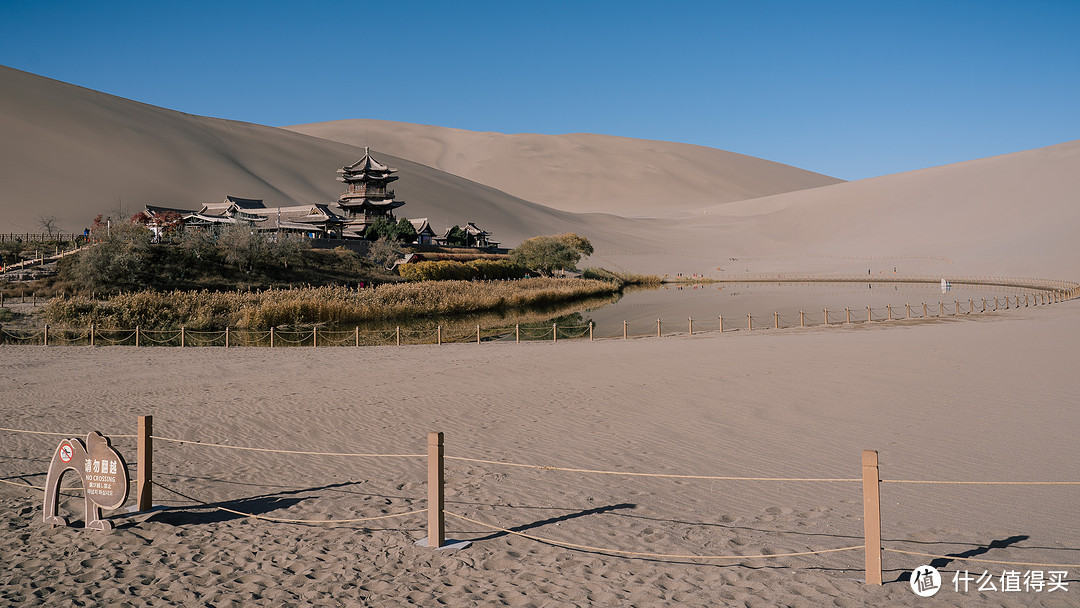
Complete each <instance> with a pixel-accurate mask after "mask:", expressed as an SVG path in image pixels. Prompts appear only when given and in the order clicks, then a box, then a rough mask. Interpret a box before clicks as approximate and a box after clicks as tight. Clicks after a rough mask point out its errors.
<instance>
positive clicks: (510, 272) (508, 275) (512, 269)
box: [465, 259, 526, 279]
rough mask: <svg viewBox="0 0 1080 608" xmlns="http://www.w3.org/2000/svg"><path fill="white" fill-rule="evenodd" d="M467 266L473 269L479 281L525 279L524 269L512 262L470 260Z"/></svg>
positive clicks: (466, 263)
mask: <svg viewBox="0 0 1080 608" xmlns="http://www.w3.org/2000/svg"><path fill="white" fill-rule="evenodd" d="M465 265H466V266H468V267H470V268H472V270H473V276H474V277H475V278H477V279H521V278H524V277H525V273H526V270H525V268H524V267H522V266H519V265H517V264H515V263H514V262H513V261H511V260H485V259H478V260H470V261H468V262H465Z"/></svg>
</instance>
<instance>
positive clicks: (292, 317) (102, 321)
mask: <svg viewBox="0 0 1080 608" xmlns="http://www.w3.org/2000/svg"><path fill="white" fill-rule="evenodd" d="M619 289H620V288H619V286H618V285H615V284H613V283H610V282H606V281H598V280H588V279H553V278H533V279H522V280H518V281H438V282H425V283H396V284H386V285H380V286H378V287H376V288H373V289H372V288H369V289H354V288H350V287H338V286H332V287H310V288H297V289H272V290H267V291H249V292H239V291H229V292H211V291H172V292H155V291H140V292H134V293H127V294H120V295H117V296H112V297H109V298H107V299H102V300H93V299H90V298H88V297H86V296H71V297H58V298H54V299H52V300H50V301H49V303H48V304H47V305H46V307H45V318H46V320H47V321H48V322H49V323H52V324H58V325H67V326H71V327H80V326H88V325H90V324H95V325H96V326H98V327H101V328H131V327H142V328H144V329H151V330H152V329H174V328H177V327H180V326H185V327H187V328H189V329H192V330H218V329H223V328H225V327H235V328H244V329H269V328H270V327H278V326H282V325H324V326H329V327H337V326H341V325H350V324H361V323H370V322H373V321H388V320H394V319H409V318H422V317H431V316H441V315H458V314H464V313H472V312H482V311H491V310H504V309H513V308H522V307H527V306H543V305H555V304H559V303H563V302H570V301H575V300H580V299H584V298H589V297H596V296H604V295H613V294H615V293H617V292H618V291H619Z"/></svg>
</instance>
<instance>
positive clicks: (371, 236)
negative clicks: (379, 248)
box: [364, 217, 395, 241]
mask: <svg viewBox="0 0 1080 608" xmlns="http://www.w3.org/2000/svg"><path fill="white" fill-rule="evenodd" d="M394 228H395V225H394V224H393V223H391V222H390V220H389V219H387V218H385V217H377V218H375V221H374V222H372V223H370V224H368V227H367V229H366V230H364V238H365V239H367V240H369V241H377V240H379V239H384V238H386V237H387V236H389V235H390V231H391V230H393V229H394Z"/></svg>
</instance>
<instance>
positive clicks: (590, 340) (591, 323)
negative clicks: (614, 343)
mask: <svg viewBox="0 0 1080 608" xmlns="http://www.w3.org/2000/svg"><path fill="white" fill-rule="evenodd" d="M592 330H593V322H592V321H589V342H592V341H593V339H592Z"/></svg>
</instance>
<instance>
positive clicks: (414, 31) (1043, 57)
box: [0, 0, 1080, 179]
mask: <svg viewBox="0 0 1080 608" xmlns="http://www.w3.org/2000/svg"><path fill="white" fill-rule="evenodd" d="M0 64H3V65H7V66H10V67H14V68H18V69H21V70H26V71H28V72H32V73H35V74H40V75H43V76H48V77H50V78H55V79H58V80H62V81H65V82H70V83H74V84H78V85H81V86H85V87H88V88H92V89H96V90H100V91H104V92H107V93H111V94H114V95H119V96H122V97H128V98H131V99H135V100H138V101H142V102H146V103H150V104H154V105H158V106H162V107H166V108H170V109H174V110H180V111H183V112H188V113H192V114H200V115H206V116H215V117H220V118H229V119H234V120H243V121H249V122H255V123H260V124H266V125H274V126H280V125H288V124H299V123H308V122H318V121H325V120H337V119H343V118H378V119H386V120H399V121H404V122H414V123H422V124H433V125H440V126H447V127H458V128H463V129H471V130H477V131H500V132H504V133H521V132H532V133H572V132H590V133H604V134H609V135H622V136H627V137H639V138H647V139H661V140H670V141H680V142H686V143H693V144H700V145H704V146H711V147H715V148H721V149H725V150H731V151H734V152H740V153H743V154H750V155H753V156H760V157H762V158H767V159H770V160H775V161H779V162H783V163H787V164H791V165H795V166H798V167H802V168H805V169H810V170H813V171H819V172H822V173H826V174H829V175H834V176H836V177H841V178H844V179H859V178H864V177H871V176H875V175H883V174H888V173H896V172H900V171H907V170H911V169H918V168H922V167H929V166H935V165H940V164H945V163H950V162H958V161H963V160H970V159H973V158H980V157H984V156H991V155H995V154H1004V153H1009V152H1016V151H1020V150H1025V149H1030V148H1036V147H1041V146H1047V145H1051V144H1055V143H1061V142H1064V141H1070V140H1074V139H1080V112H1078V111H1077V100H1078V99H1080V2H1078V1H1076V0H1060V1H1040V0H1033V1H1025V2H996V1H993V0H984V1H972V2H959V1H958V2H949V1H945V0H941V1H932V2H923V1H907V2H888V3H886V2H878V1H875V0H861V1H854V2H829V1H824V0H823V1H820V2H806V1H792V2H783V1H768V0H762V1H744V2H722V1H717V2H677V1H670V2H649V3H646V2H633V1H629V0H628V1H624V2H587V1H581V2H561V1H554V0H553V1H549V2H544V3H538V2H526V1H513V0H508V1H506V2H456V3H455V2H421V1H414V2H396V1H393V0H387V1H385V2H381V3H380V2H310V3H308V2H296V1H295V0H294V1H290V2H276V1H274V0H264V1H262V2H177V3H159V2H138V3H123V2H65V1H54V2H38V1H29V0H28V1H21V0H0ZM0 94H2V92H0Z"/></svg>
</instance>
